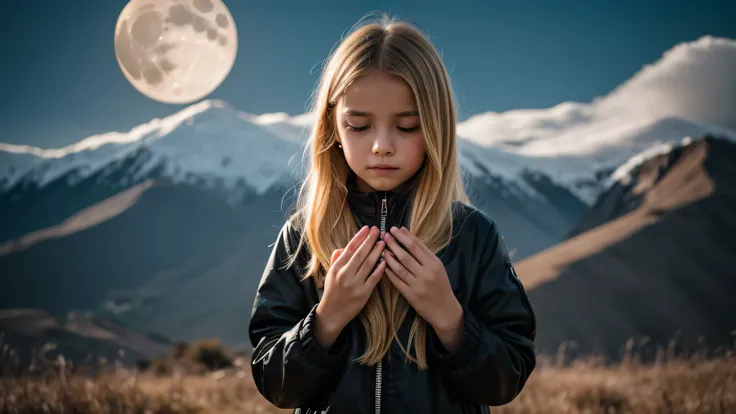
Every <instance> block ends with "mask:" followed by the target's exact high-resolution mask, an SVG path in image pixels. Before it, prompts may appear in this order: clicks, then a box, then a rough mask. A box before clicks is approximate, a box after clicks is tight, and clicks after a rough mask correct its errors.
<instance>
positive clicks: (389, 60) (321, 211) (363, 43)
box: [290, 15, 469, 370]
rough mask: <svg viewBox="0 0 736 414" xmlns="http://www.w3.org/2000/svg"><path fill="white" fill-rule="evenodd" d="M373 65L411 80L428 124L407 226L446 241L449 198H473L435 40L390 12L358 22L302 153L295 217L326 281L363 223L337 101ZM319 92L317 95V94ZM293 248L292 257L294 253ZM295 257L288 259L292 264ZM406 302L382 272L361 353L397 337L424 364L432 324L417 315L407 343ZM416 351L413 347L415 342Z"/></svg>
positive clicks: (373, 352)
mask: <svg viewBox="0 0 736 414" xmlns="http://www.w3.org/2000/svg"><path fill="white" fill-rule="evenodd" d="M370 71H382V72H385V73H389V74H393V75H396V76H399V77H400V78H402V79H403V80H404V81H406V82H407V83H408V85H409V86H410V87H411V89H412V91H413V93H414V96H415V99H416V103H417V106H418V111H419V117H420V122H421V129H422V131H423V132H424V138H425V148H426V155H427V157H426V160H425V163H424V166H423V167H422V169H421V171H420V173H419V174H418V175H417V180H416V182H415V183H414V186H415V190H414V194H415V196H414V197H413V198H412V201H411V215H410V217H411V218H410V223H409V229H410V230H411V231H412V233H413V234H415V235H416V236H417V237H418V238H419V239H420V240H421V241H422V242H423V243H424V244H425V245H427V246H428V247H429V248H430V249H431V250H432V251H434V252H437V251H439V250H440V249H442V248H443V247H445V246H446V245H447V244H448V243H449V241H450V238H451V235H452V213H453V210H452V205H453V203H454V202H455V201H462V202H465V203H468V204H469V201H468V197H467V195H466V193H465V189H464V186H463V182H462V178H461V172H460V169H459V165H458V160H457V150H456V138H455V102H454V98H453V94H452V87H451V81H450V77H449V75H448V73H447V70H446V68H445V66H444V64H443V63H442V60H441V58H440V56H439V54H438V53H437V51H436V50H435V48H434V47H433V46H432V44H431V43H430V41H429V40H428V39H427V37H425V36H424V35H423V34H422V32H421V31H420V30H419V29H418V28H417V27H416V26H414V25H413V24H411V23H408V22H404V21H398V20H395V19H389V18H388V17H386V16H385V15H383V16H382V17H381V19H380V21H377V22H372V23H370V22H369V23H366V24H364V25H362V26H360V27H357V28H356V29H355V30H353V31H352V33H350V34H349V35H348V36H347V37H346V38H344V39H343V40H342V42H341V43H340V45H339V47H337V48H336V49H334V50H333V51H332V52H331V54H330V57H329V59H328V63H327V65H326V67H325V68H324V70H323V72H322V76H321V78H320V82H319V87H318V88H317V94H316V99H314V101H313V102H312V105H311V106H312V108H311V112H313V113H314V114H315V115H316V119H315V122H314V125H313V129H312V131H311V134H310V137H309V142H308V144H309V145H308V148H307V150H306V151H305V155H308V157H309V164H310V166H311V168H310V169H309V170H308V171H307V175H306V178H305V180H304V182H303V185H302V186H301V189H300V190H299V195H298V200H297V202H296V206H295V212H294V216H293V217H292V218H296V220H295V221H294V222H295V223H296V224H297V226H298V227H300V230H301V234H302V240H301V241H300V243H299V246H298V248H297V249H296V252H298V251H299V250H300V248H301V247H302V245H303V243H304V239H305V237H306V240H307V248H308V249H309V251H310V253H311V255H310V256H309V257H310V259H309V262H308V264H307V266H306V272H305V275H304V278H308V277H314V278H315V281H316V283H317V286H323V283H324V277H325V275H326V273H327V270H328V269H329V266H330V257H331V253H332V252H333V251H334V250H335V249H338V248H343V247H345V245H346V244H347V243H348V242H349V241H350V239H351V238H352V236H353V235H354V234H355V233H356V231H358V229H359V227H358V223H357V222H356V220H355V219H354V218H353V216H352V215H351V214H350V209H349V206H348V203H347V194H348V190H347V186H346V180H347V177H348V174H349V172H350V169H349V168H350V167H349V166H348V164H347V162H346V160H345V158H344V156H343V154H342V153H341V152H340V151H339V150H338V149H336V148H335V146H334V145H333V144H334V143H335V137H336V135H337V130H336V122H335V113H334V112H335V107H336V103H337V100H338V98H339V97H340V96H341V95H342V94H343V93H344V92H345V91H346V89H347V88H348V87H349V85H350V84H351V83H352V82H353V81H355V80H356V79H357V78H359V77H361V76H363V75H365V74H366V73H368V72H370ZM313 98H314V96H313ZM296 256H297V253H294V257H293V258H292V261H291V263H293V260H294V259H295V258H296ZM291 263H290V264H291ZM408 309H409V304H408V302H407V301H406V299H405V298H404V297H403V296H402V295H401V294H400V293H399V291H398V290H397V289H396V288H395V287H394V286H393V285H392V283H391V281H390V280H389V279H388V277H385V276H384V277H383V278H382V280H381V282H380V284H379V288H378V289H376V290H374V291H373V293H372V294H371V296H370V298H369V299H368V302H367V303H366V306H365V307H364V308H363V310H362V311H361V313H360V315H359V317H360V321H361V322H362V324H363V326H364V327H365V330H366V332H367V341H368V342H367V349H366V351H365V353H364V354H363V355H362V356H361V357H360V358H358V361H359V362H360V363H362V364H364V365H375V364H377V363H378V362H379V361H381V359H382V358H383V356H384V355H385V354H386V352H388V350H389V347H390V345H391V342H392V341H393V340H394V339H397V342H398V343H399V346H401V349H402V350H403V351H404V353H405V354H406V356H407V358H408V359H410V360H411V361H413V362H415V363H416V364H417V365H418V367H419V369H422V370H423V369H426V368H427V357H426V351H425V344H426V332H427V324H426V321H424V320H423V319H422V318H421V317H420V316H419V315H418V314H417V315H416V317H415V319H414V321H413V323H412V326H411V331H410V335H409V340H408V344H407V346H406V347H404V345H402V344H401V343H400V342H399V341H398V334H397V330H398V327H399V326H401V322H402V321H403V320H404V318H405V316H406V314H407V311H408ZM412 340H413V345H414V350H415V352H416V357H413V356H412V355H411V353H410V351H409V349H410V348H411V345H412Z"/></svg>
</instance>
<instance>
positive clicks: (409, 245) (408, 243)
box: [389, 227, 434, 266]
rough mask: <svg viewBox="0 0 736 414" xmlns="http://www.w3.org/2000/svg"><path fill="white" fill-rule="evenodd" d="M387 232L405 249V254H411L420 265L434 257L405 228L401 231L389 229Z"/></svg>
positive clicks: (394, 228)
mask: <svg viewBox="0 0 736 414" xmlns="http://www.w3.org/2000/svg"><path fill="white" fill-rule="evenodd" d="M389 231H390V233H391V235H392V236H394V237H396V240H398V241H399V242H401V244H403V245H404V246H405V247H406V250H407V252H408V253H409V254H411V255H412V256H413V257H414V259H415V260H416V261H417V263H419V264H420V265H422V266H423V265H425V264H426V263H427V262H428V261H429V260H430V259H431V258H432V256H434V253H432V252H431V251H430V250H429V248H428V247H427V246H425V245H424V243H422V241H421V240H419V239H418V238H417V236H415V235H414V234H412V233H411V232H410V231H409V230H407V229H406V227H402V228H401V229H399V228H396V227H391V229H390V230H389Z"/></svg>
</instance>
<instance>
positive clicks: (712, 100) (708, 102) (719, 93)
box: [594, 36, 736, 130]
mask: <svg viewBox="0 0 736 414" xmlns="http://www.w3.org/2000/svg"><path fill="white" fill-rule="evenodd" d="M594 104H595V106H596V112H598V114H599V115H601V116H605V115H607V114H613V115H617V114H630V113H638V114H639V115H641V116H648V117H656V118H660V117H665V116H675V117H681V118H686V119H690V120H693V121H697V122H704V123H709V124H715V125H720V126H723V127H727V128H731V129H734V130H736V41H735V40H732V39H724V38H715V37H711V36H704V37H702V38H700V39H698V40H697V41H695V42H691V43H682V44H679V45H677V46H675V47H674V48H672V49H670V50H669V51H667V52H666V53H665V54H664V55H663V56H662V58H661V59H660V60H659V61H658V62H656V63H655V64H652V65H648V66H645V67H644V68H643V69H642V70H641V71H639V73H637V74H636V75H635V76H634V77H632V78H631V79H630V80H629V81H628V82H625V83H624V84H622V85H621V86H619V87H618V88H617V89H616V90H614V91H613V92H611V93H610V94H609V95H608V96H606V97H605V98H603V99H601V100H600V101H597V102H595V103H594Z"/></svg>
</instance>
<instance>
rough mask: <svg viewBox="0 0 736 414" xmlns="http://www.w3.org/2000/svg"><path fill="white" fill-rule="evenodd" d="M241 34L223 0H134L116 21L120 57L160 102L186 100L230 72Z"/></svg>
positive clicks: (128, 73) (130, 75) (138, 84)
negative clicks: (239, 34)
mask: <svg viewBox="0 0 736 414" xmlns="http://www.w3.org/2000/svg"><path fill="white" fill-rule="evenodd" d="M237 50H238V36H237V30H236V28H235V22H234V21H233V18H232V16H231V15H230V11H229V10H228V9H227V7H225V5H224V4H223V3H222V1H220V0H131V1H130V2H129V3H128V4H127V5H126V6H125V8H123V11H122V12H120V16H119V17H118V21H117V24H116V25H115V57H116V58H117V61H118V64H119V65H120V69H121V70H122V72H123V74H124V75H125V77H126V78H127V79H128V81H129V82H130V83H131V84H132V85H133V87H135V88H136V89H137V90H138V91H139V92H140V93H142V94H143V95H145V96H147V97H149V98H151V99H154V100H156V101H159V102H164V103H171V104H184V103H190V102H194V101H196V100H199V99H201V98H203V97H205V96H207V95H209V94H210V93H211V92H212V91H214V90H215V89H216V88H217V87H218V86H220V84H221V83H222V81H224V80H225V78H226V77H227V76H228V74H229V73H230V70H231V69H232V67H233V64H234V63H235V56H236V55H237Z"/></svg>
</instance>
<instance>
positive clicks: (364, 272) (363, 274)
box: [356, 240, 386, 281]
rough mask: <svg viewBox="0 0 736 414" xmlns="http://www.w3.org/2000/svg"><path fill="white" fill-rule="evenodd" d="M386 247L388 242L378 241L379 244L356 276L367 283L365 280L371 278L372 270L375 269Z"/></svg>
mask: <svg viewBox="0 0 736 414" xmlns="http://www.w3.org/2000/svg"><path fill="white" fill-rule="evenodd" d="M385 247H386V242H384V241H383V240H378V243H376V244H375V246H374V247H373V249H372V250H371V253H370V255H368V257H367V258H366V259H365V261H364V262H363V264H361V265H360V269H358V271H357V273H356V276H357V277H358V278H360V279H361V280H363V281H365V279H366V278H367V277H368V276H370V273H371V269H373V266H375V265H376V262H377V261H378V258H379V257H380V256H381V252H382V251H383V249H384V248H385Z"/></svg>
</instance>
